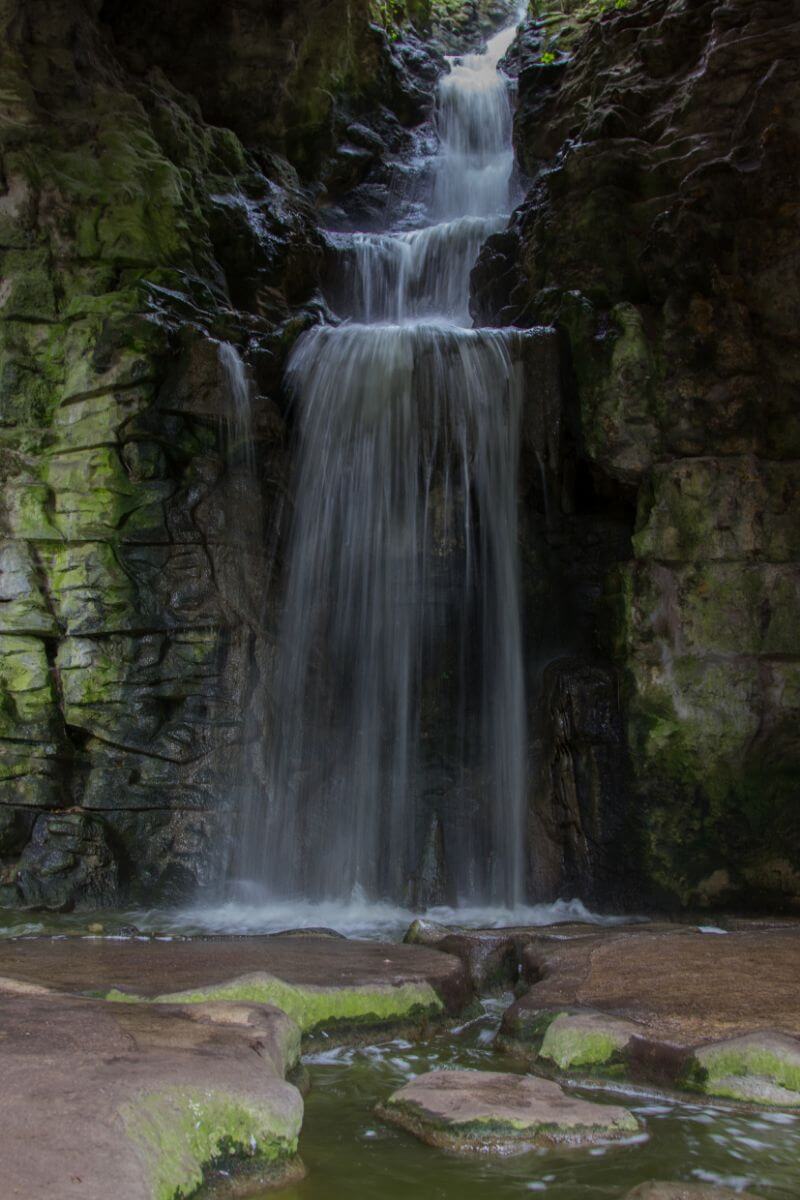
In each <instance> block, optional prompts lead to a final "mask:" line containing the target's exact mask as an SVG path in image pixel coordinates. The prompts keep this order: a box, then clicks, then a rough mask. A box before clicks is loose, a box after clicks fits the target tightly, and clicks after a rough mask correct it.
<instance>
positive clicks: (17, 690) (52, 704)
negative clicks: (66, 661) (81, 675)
mask: <svg viewBox="0 0 800 1200" xmlns="http://www.w3.org/2000/svg"><path fill="white" fill-rule="evenodd" d="M57 733H58V710H57V705H56V697H55V691H54V687H53V680H52V676H51V673H50V665H49V663H48V661H47V653H46V650H45V645H44V642H42V641H40V640H39V639H38V638H35V637H13V636H3V637H0V737H5V738H12V739H15V740H17V739H18V740H20V741H37V740H40V739H41V740H48V739H50V738H52V737H54V736H56V735H57Z"/></svg>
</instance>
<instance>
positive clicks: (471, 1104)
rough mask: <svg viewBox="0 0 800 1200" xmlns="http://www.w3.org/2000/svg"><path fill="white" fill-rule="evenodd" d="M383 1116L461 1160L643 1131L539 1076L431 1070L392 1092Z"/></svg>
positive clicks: (619, 1113) (612, 1108)
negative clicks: (467, 1156) (471, 1155)
mask: <svg viewBox="0 0 800 1200" xmlns="http://www.w3.org/2000/svg"><path fill="white" fill-rule="evenodd" d="M378 1113H379V1115H380V1116H382V1117H383V1118H384V1119H385V1120H387V1121H390V1122H391V1123H392V1124H393V1125H399V1126H400V1127H401V1129H406V1130H408V1132H409V1133H413V1134H414V1135H415V1136H416V1137H418V1138H420V1139H421V1141H423V1142H427V1143H428V1145H430V1146H436V1147H438V1148H440V1149H445V1150H454V1151H456V1152H457V1153H461V1154H486V1153H491V1154H504V1155H507V1154H526V1153H528V1152H529V1151H530V1150H532V1149H534V1147H536V1146H557V1145H568V1146H585V1145H592V1144H593V1143H596V1142H598V1141H608V1140H612V1139H614V1138H620V1137H625V1136H630V1135H631V1134H635V1133H638V1131H639V1123H638V1121H637V1120H636V1118H635V1117H634V1116H633V1114H632V1113H629V1112H628V1111H627V1110H626V1109H624V1108H620V1107H619V1106H618V1105H606V1104H594V1103H592V1102H591V1101H589V1100H578V1099H576V1098H575V1097H574V1096H568V1095H567V1093H566V1092H564V1091H562V1089H561V1088H560V1087H559V1086H558V1084H556V1083H552V1082H550V1080H547V1079H537V1078H535V1077H534V1076H533V1075H506V1074H500V1073H498V1072H495V1071H432V1072H430V1073H429V1074H427V1075H420V1076H419V1077H418V1078H417V1079H414V1080H412V1082H411V1083H407V1084H406V1085H405V1086H404V1087H401V1088H400V1089H399V1090H398V1091H396V1092H394V1093H393V1094H392V1095H391V1096H390V1097H389V1099H388V1100H387V1101H386V1103H385V1104H382V1105H380V1106H379V1108H378Z"/></svg>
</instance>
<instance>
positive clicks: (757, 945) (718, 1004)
mask: <svg viewBox="0 0 800 1200" xmlns="http://www.w3.org/2000/svg"><path fill="white" fill-rule="evenodd" d="M524 956H525V960H526V975H527V977H528V978H529V979H533V980H534V981H535V982H534V983H533V985H532V986H531V987H530V989H529V991H528V992H527V993H526V994H525V995H524V996H523V997H522V998H521V999H520V1000H518V1001H517V1002H516V1003H515V1004H513V1005H512V1006H511V1008H509V1009H508V1011H507V1012H506V1013H505V1015H504V1018H503V1024H502V1029H501V1035H500V1037H501V1042H502V1043H503V1044H504V1045H505V1047H506V1048H507V1049H516V1050H518V1051H521V1052H522V1053H526V1051H529V1052H530V1054H531V1056H532V1057H534V1058H536V1059H538V1060H541V1061H542V1063H543V1064H545V1065H547V1064H549V1065H550V1066H554V1067H555V1068H557V1069H558V1070H561V1071H572V1070H579V1071H580V1070H585V1069H597V1070H599V1071H601V1072H602V1070H604V1069H608V1070H613V1071H614V1073H616V1074H617V1075H620V1076H622V1077H627V1078H631V1079H634V1080H642V1081H647V1082H651V1083H656V1084H668V1085H670V1086H687V1087H690V1088H692V1089H694V1090H698V1091H701V1092H705V1093H706V1094H708V1095H717V1096H725V1097H728V1098H731V1099H737V1100H752V1101H756V1102H759V1103H767V1104H777V1105H786V1106H797V1105H800V998H799V997H798V980H799V979H800V926H797V925H794V926H784V927H777V928H757V929H755V928H747V929H742V930H739V931H736V932H731V933H726V934H710V933H708V934H705V933H700V932H698V931H696V930H692V929H691V928H688V927H687V928H684V929H680V930H669V929H666V930H665V929H660V930H648V929H644V928H639V929H626V930H616V931H614V932H613V933H611V932H609V931H608V930H606V931H604V933H603V934H602V935H599V936H597V937H595V938H586V937H580V938H568V939H566V940H562V941H558V940H554V939H553V938H551V937H542V938H539V939H533V940H531V941H530V942H529V943H528V945H527V946H526V948H525V950H524Z"/></svg>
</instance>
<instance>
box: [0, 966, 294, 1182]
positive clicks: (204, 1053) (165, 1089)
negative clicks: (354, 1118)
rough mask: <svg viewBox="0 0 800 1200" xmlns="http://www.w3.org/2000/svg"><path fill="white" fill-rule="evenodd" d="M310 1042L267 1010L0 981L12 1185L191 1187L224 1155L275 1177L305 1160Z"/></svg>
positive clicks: (7, 1169) (6, 1164)
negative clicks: (65, 991)
mask: <svg viewBox="0 0 800 1200" xmlns="http://www.w3.org/2000/svg"><path fill="white" fill-rule="evenodd" d="M299 1050H300V1033H299V1030H298V1029H297V1027H296V1026H295V1025H294V1024H293V1023H292V1022H291V1021H290V1020H289V1019H288V1018H287V1017H286V1016H285V1014H284V1013H282V1012H277V1011H275V1010H269V1009H266V1008H256V1007H253V1006H246V1005H239V1006H236V1005H216V1006H213V1009H212V1008H211V1007H208V1008H206V1007H204V1006H202V1005H197V1006H193V1007H191V1008H187V1009H181V1008H177V1007H172V1006H167V1005H165V1006H160V1005H159V1006H153V1005H129V1004H107V1003H106V1002H105V1001H102V1000H90V999H84V998H81V997H75V996H63V995H62V996H56V995H43V994H41V993H39V994H36V993H34V994H21V988H19V987H18V988H17V989H16V990H14V991H12V992H10V993H7V992H4V991H0V1105H2V1111H3V1120H2V1121H1V1122H0V1195H2V1196H3V1200H12V1198H14V1200H38V1198H40V1197H42V1198H43V1197H46V1196H52V1197H54V1198H56V1197H57V1198H58V1200H73V1198H74V1200H109V1197H115V1198H116V1200H154V1197H159V1198H161V1197H172V1196H177V1195H189V1194H192V1193H193V1192H194V1190H195V1189H196V1188H197V1187H198V1186H199V1184H200V1183H202V1181H203V1178H204V1171H206V1170H208V1169H210V1168H212V1167H213V1164H214V1163H215V1161H217V1160H218V1158H219V1156H220V1155H225V1156H227V1157H228V1158H230V1156H231V1155H233V1156H234V1157H236V1156H241V1158H242V1160H243V1161H244V1162H246V1163H247V1164H248V1170H249V1173H250V1174H251V1175H252V1177H253V1178H257V1179H259V1180H262V1179H263V1183H264V1185H265V1186H269V1185H270V1183H273V1182H275V1181H276V1179H282V1178H283V1177H284V1172H285V1171H286V1170H289V1171H291V1172H294V1171H295V1169H296V1161H297V1160H296V1159H294V1155H295V1152H296V1149H297V1138H298V1134H299V1132H300V1126H301V1123H302V1116H303V1102H302V1099H301V1096H300V1093H299V1092H298V1091H297V1089H296V1088H295V1087H293V1086H292V1085H291V1084H289V1083H287V1082H286V1081H285V1079H284V1074H285V1072H286V1070H287V1068H289V1067H291V1066H292V1064H293V1063H294V1062H295V1061H296V1060H297V1058H298V1055H299Z"/></svg>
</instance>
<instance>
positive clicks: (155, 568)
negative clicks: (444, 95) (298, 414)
mask: <svg viewBox="0 0 800 1200" xmlns="http://www.w3.org/2000/svg"><path fill="white" fill-rule="evenodd" d="M532 7H534V8H535V9H536V10H537V11H539V10H541V12H542V13H544V14H545V16H547V20H546V21H545V22H542V21H538V22H537V21H536V20H534V19H532V20H531V21H530V22H529V23H528V25H527V28H526V31H525V33H524V35H523V36H522V38H521V39H520V40H519V43H518V45H517V47H516V48H515V49H514V51H513V52H512V54H511V56H510V58H509V69H511V70H513V71H515V72H516V73H517V74H518V76H519V98H520V106H519V115H518V120H517V128H516V143H517V151H518V157H519V162H520V166H521V168H522V170H523V171H524V172H525V173H526V176H527V183H528V185H529V187H528V194H527V198H526V200H525V202H524V204H523V205H522V207H521V208H520V210H519V211H518V214H517V217H516V218H515V220H514V222H513V223H512V227H511V228H510V229H509V230H508V231H506V232H504V233H502V234H499V235H497V236H496V237H495V238H492V239H490V242H489V245H488V246H487V248H486V250H485V251H484V253H483V255H482V257H481V260H480V262H479V264H478V267H477V269H476V272H475V275H474V283H475V294H474V309H475V314H476V315H477V316H478V317H479V319H480V321H481V323H483V324H492V323H496V324H509V323H512V322H516V323H518V324H521V325H524V326H531V327H532V326H536V325H540V324H541V325H546V324H549V323H551V322H552V323H555V325H556V326H557V327H558V329H559V331H560V337H561V342H562V350H563V355H562V358H563V363H562V367H563V369H562V370H561V379H560V386H559V379H558V374H559V371H558V364H557V362H556V357H557V356H556V354H555V350H554V349H551V348H548V349H547V354H546V357H547V359H548V362H549V361H550V360H551V359H552V360H553V362H552V363H551V364H550V365H549V366H548V367H547V369H544V359H543V358H537V361H536V362H535V363H534V362H533V361H532V362H531V363H530V364H528V367H527V368H526V369H527V372H528V374H529V376H530V378H531V380H533V382H534V383H536V385H537V387H538V388H539V392H538V396H539V400H538V405H537V406H533V407H532V408H531V411H530V412H528V413H527V414H526V417H525V428H524V429H523V439H522V443H523V444H522V456H523V461H522V466H521V473H520V478H521V484H522V493H523V494H522V496H521V508H522V513H521V521H520V528H521V539H522V559H523V562H522V565H523V591H524V602H525V617H526V624H527V627H528V629H529V631H530V636H529V639H528V643H529V644H528V647H527V651H528V656H527V662H526V671H527V684H528V692H529V695H531V696H534V697H538V698H539V699H538V702H537V704H536V705H535V711H534V713H533V714H532V721H531V729H530V741H531V747H532V754H531V762H532V764H533V769H532V771H531V786H530V821H529V837H528V846H529V854H528V859H529V861H528V874H529V882H530V890H531V893H532V895H533V896H534V897H535V898H546V899H551V898H553V896H555V895H574V894H576V893H580V894H581V895H582V896H583V898H584V899H586V900H587V901H590V902H594V903H601V902H602V903H604V904H607V905H614V906H617V907H620V906H623V905H626V906H629V907H632V908H635V907H636V906H637V905H643V904H645V903H663V904H673V905H675V904H679V905H698V904H699V905H703V904H708V905H726V904H734V903H735V904H739V903H750V904H770V905H776V904H778V905H786V906H792V905H796V904H798V903H800V831H799V830H798V824H797V807H796V804H795V803H794V799H795V795H796V789H795V785H794V782H793V781H794V780H795V779H796V776H797V770H798V765H799V763H800V747H799V746H798V735H797V729H798V722H797V714H798V707H800V701H798V661H800V657H799V656H798V639H797V616H798V607H799V604H800V602H799V601H798V596H800V582H798V571H797V558H798V547H800V526H799V525H798V516H797V505H796V503H795V494H796V492H797V488H798V479H799V478H800V468H798V461H800V449H799V448H798V437H800V434H798V429H797V421H796V414H795V411H794V392H795V390H796V386H797V365H796V359H797V344H796V338H797V334H796V330H797V316H798V309H799V308H800V301H799V300H798V291H797V269H796V268H797V256H798V243H797V233H796V226H795V224H794V223H793V222H794V218H795V203H796V197H795V195H794V192H795V186H794V178H793V172H792V170H791V164H792V162H793V161H794V157H795V156H796V153H797V139H798V132H797V128H796V122H795V121H794V119H793V117H792V115H791V109H790V103H789V102H790V99H791V95H792V90H793V88H794V87H795V86H796V72H797V65H796V64H797V60H798V59H797V54H796V53H795V52H794V50H795V44H796V38H797V27H796V22H794V20H793V18H794V6H793V4H792V3H791V0H755V2H753V0H726V2H723V0H631V2H630V3H629V4H628V6H627V7H625V8H624V9H623V10H620V11H617V10H614V11H613V12H611V11H610V12H608V13H607V14H606V15H605V16H603V17H602V18H601V19H594V18H593V19H592V20H591V21H588V20H587V10H585V6H582V5H578V4H575V3H572V2H571V0H570V2H567V3H559V6H558V8H559V14H557V15H556V17H555V19H554V18H553V14H552V13H550V14H549V16H548V15H547V12H546V10H547V9H548V5H546V4H544V3H539V4H537V5H535V6H532ZM509 8H510V6H509V5H508V4H507V3H505V0H469V2H468V3H465V4H456V3H455V0H405V2H401V0H393V2H392V3H391V4H385V3H382V2H379V0H296V2H292V3H290V2H289V0H232V2H231V3H229V4H224V5H219V4H212V3H210V2H209V0H189V2H187V3H182V4H174V5H167V6H166V7H165V6H164V5H162V4H159V3H156V2H155V0H143V2H142V3H140V4H137V5H135V6H132V5H130V4H126V3H124V2H123V0H103V2H101V0H89V2H83V0H58V2H57V3H51V2H47V0H25V2H23V0H0V22H1V23H2V29H3V33H4V38H3V44H2V50H0V67H1V69H2V72H3V81H4V88H3V92H2V111H3V116H4V118H5V119H4V121H3V122H2V132H1V133H0V257H1V260H2V261H1V262H0V472H1V473H2V482H3V488H2V491H3V497H2V505H0V906H2V905H23V906H44V907H49V908H55V909H70V908H72V907H74V906H76V905H84V906H86V907H93V906H98V905H106V904H114V903H119V902H121V901H129V900H131V901H147V902H150V901H165V900H166V901H169V900H172V899H177V898H179V897H181V896H183V895H185V894H186V893H188V892H189V891H191V890H192V889H193V888H195V887H196V886H197V885H198V884H200V885H204V884H209V883H210V882H212V881H213V879H214V878H215V877H216V875H217V874H218V872H219V870H220V868H221V866H222V864H223V863H224V861H225V858H226V852H227V842H228V839H229V837H230V835H231V831H232V829H233V815H234V814H233V810H234V809H235V808H236V801H237V798H238V790H239V789H240V788H241V786H242V780H243V779H244V778H247V779H248V780H249V781H251V785H252V786H254V787H259V781H260V780H261V779H262V778H263V769H262V768H263V764H262V763H261V762H260V757H259V753H260V752H259V745H260V742H261V741H262V740H263V739H260V737H259V730H257V729H254V728H253V727H251V726H248V724H247V721H246V719H245V718H246V714H247V713H249V712H251V711H253V710H255V709H258V711H259V712H263V714H264V716H263V720H264V721H265V722H266V721H269V719H270V711H271V710H270V696H269V694H268V693H269V686H268V685H269V677H270V664H271V661H272V655H273V650H274V647H273V645H272V632H271V631H272V630H273V628H274V619H273V618H274V613H273V610H272V594H271V593H270V590H269V588H268V581H267V564H266V561H265V557H266V556H265V555H264V553H263V545H264V540H265V538H264V531H265V528H266V527H267V525H268V523H269V522H271V521H272V518H273V516H274V514H275V512H276V511H277V510H278V509H279V507H280V506H281V504H282V503H283V501H284V494H285V485H286V479H287V471H288V442H289V435H290V414H289V411H288V403H287V397H286V396H285V395H284V394H283V390H282V383H281V381H282V374H283V366H284V363H285V361H286V356H287V354H288V352H289V350H290V349H291V346H292V344H293V342H294V340H295V339H296V337H297V336H298V334H299V333H300V332H301V331H302V330H303V329H304V328H305V327H306V326H307V325H308V324H309V323H311V322H313V321H316V320H318V319H319V318H320V315H321V313H322V312H323V311H324V302H323V301H322V300H321V299H320V295H319V284H320V279H321V276H322V274H323V272H324V262H325V244H324V242H323V239H322V238H321V236H320V234H319V228H318V216H319V210H320V209H323V208H324V209H325V211H326V221H328V222H329V223H332V224H334V225H335V224H336V220H337V218H338V217H341V216H342V214H343V209H342V208H341V207H340V200H341V198H342V197H343V196H345V195H346V196H348V197H349V198H350V199H349V201H348V204H349V211H350V212H351V214H357V215H358V219H359V221H361V222H363V224H364V226H366V227H368V226H369V224H370V221H371V220H372V219H373V218H374V216H375V214H376V213H377V212H378V211H379V210H380V208H381V206H382V204H383V203H384V201H385V199H386V196H387V194H388V191H389V189H390V187H391V183H392V163H393V161H394V160H395V159H396V158H397V157H398V156H402V155H403V154H404V153H405V152H407V151H408V149H409V146H410V144H411V142H412V140H413V139H412V131H413V129H414V128H415V127H416V126H417V125H418V123H419V122H420V121H421V120H422V118H423V117H424V116H425V115H426V114H427V113H428V112H429V110H430V105H431V97H432V89H433V86H434V83H435V80H436V78H437V75H438V73H439V72H440V71H441V70H442V69H443V60H442V57H441V52H442V51H443V50H451V49H453V48H454V47H455V46H456V45H463V44H464V39H465V37H472V36H480V34H481V33H482V32H485V31H486V30H488V29H489V28H490V27H492V26H493V25H494V24H495V23H496V22H497V20H498V19H499V18H501V17H502V15H503V13H507V12H508V11H509ZM564 10H567V12H566V14H565V12H564ZM595 17H596V14H595ZM301 183H302V184H303V185H305V187H304V188H301ZM545 340H548V341H549V342H555V338H550V339H542V345H544V341H545ZM243 363H246V367H244V368H243V367H242V364H243ZM237 364H238V365H237ZM242 371H244V374H242ZM237 372H238V374H237ZM243 378H244V379H245V391H248V390H249V405H247V406H246V407H245V409H242V408H241V405H240V406H239V408H238V409H237V401H236V395H237V394H238V393H237V389H239V390H241V386H240V385H241V381H242V379H243ZM248 380H249V389H248V386H247V381H248ZM240 398H241V397H240ZM237 413H238V415H237ZM251 444H252V445H253V446H254V447H255V450H254V454H252V455H251V454H250V453H249V450H248V446H249V445H251ZM265 596H266V597H267V604H266V606H265ZM265 607H266V611H265ZM256 700H257V703H256ZM440 842H441V839H440V838H439V836H438V833H437V830H436V828H435V827H432V831H431V838H430V847H429V849H430V853H428V854H427V857H426V862H425V863H424V864H422V867H421V871H420V876H419V878H418V879H417V880H416V881H415V895H416V898H417V899H418V900H419V901H420V902H426V901H430V902H437V901H442V900H447V899H449V898H450V897H449V895H448V893H447V889H446V887H445V886H444V884H443V882H442V878H441V875H442V872H441V869H440V868H441V858H442V847H441V844H440Z"/></svg>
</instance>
